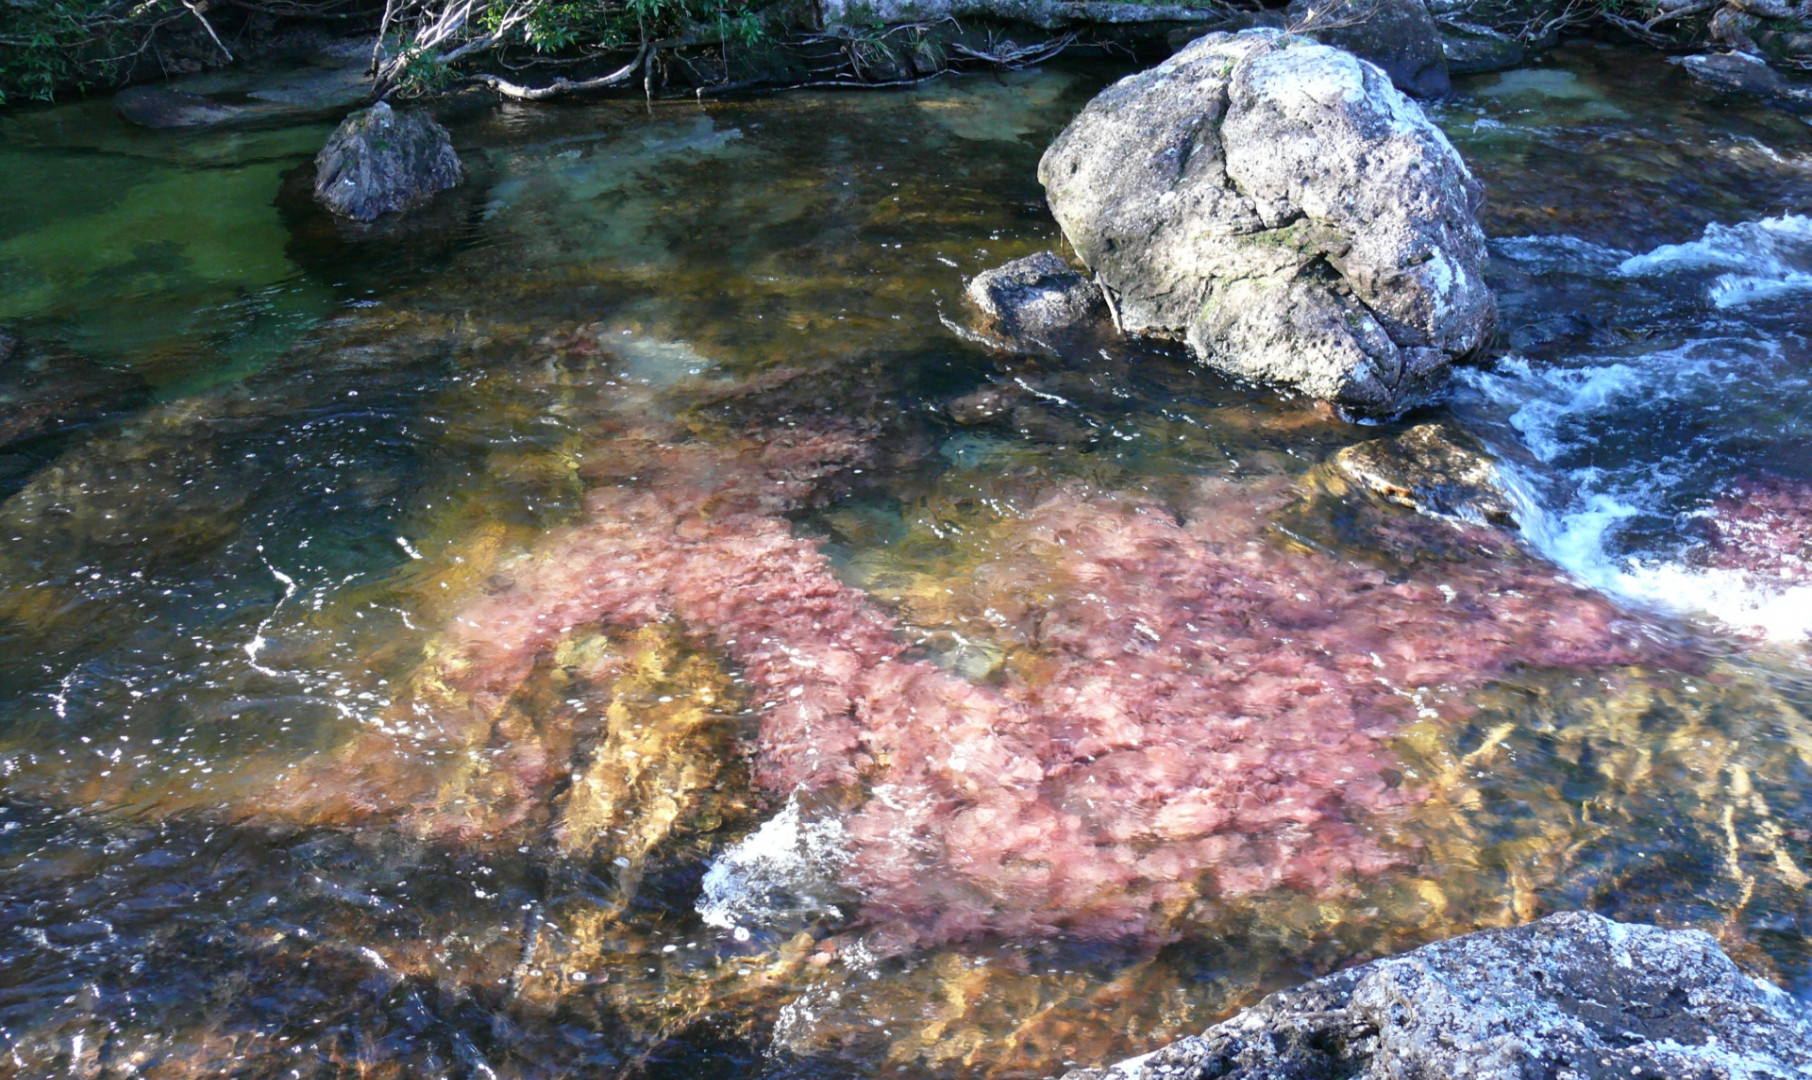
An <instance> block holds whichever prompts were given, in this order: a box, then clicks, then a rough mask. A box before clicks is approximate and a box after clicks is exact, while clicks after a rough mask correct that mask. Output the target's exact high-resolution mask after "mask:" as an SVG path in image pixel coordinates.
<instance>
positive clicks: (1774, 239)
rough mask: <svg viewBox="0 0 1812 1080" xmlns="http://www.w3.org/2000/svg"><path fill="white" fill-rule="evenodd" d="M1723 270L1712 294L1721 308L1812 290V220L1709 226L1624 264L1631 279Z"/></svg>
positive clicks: (1785, 218) (1796, 217)
mask: <svg viewBox="0 0 1812 1080" xmlns="http://www.w3.org/2000/svg"><path fill="white" fill-rule="evenodd" d="M1683 270H1684V271H1696V270H1722V271H1725V272H1724V273H1721V274H1719V275H1718V276H1717V278H1716V279H1715V280H1713V281H1712V283H1711V285H1710V288H1709V290H1708V295H1709V296H1710V298H1711V302H1712V303H1713V304H1714V305H1716V306H1717V307H1719V308H1730V307H1738V306H1741V305H1744V304H1753V303H1757V302H1760V301H1764V300H1773V299H1777V298H1781V297H1786V296H1789V295H1791V294H1794V293H1804V292H1807V291H1812V218H1809V217H1806V216H1804V215H1802V214H1787V215H1782V216H1781V217H1773V218H1764V219H1763V220H1761V221H1745V222H1742V223H1741V224H1737V225H1729V226H1726V225H1715V224H1714V225H1707V226H1706V227H1705V235H1704V236H1703V237H1702V238H1701V239H1699V240H1695V241H1692V242H1690V243H1685V244H1666V245H1663V246H1661V247H1658V248H1656V249H1655V250H1653V251H1650V252H1648V253H1646V254H1643V255H1632V256H1630V257H1629V258H1627V259H1625V260H1623V262H1622V263H1620V264H1618V267H1617V272H1618V273H1620V274H1625V275H1628V276H1631V277H1640V276H1649V275H1660V274H1668V273H1676V272H1679V271H1683Z"/></svg>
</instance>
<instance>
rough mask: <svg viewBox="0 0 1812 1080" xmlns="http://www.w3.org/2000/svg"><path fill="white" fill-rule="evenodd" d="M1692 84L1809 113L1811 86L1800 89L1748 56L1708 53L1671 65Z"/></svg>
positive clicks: (1811, 106)
mask: <svg viewBox="0 0 1812 1080" xmlns="http://www.w3.org/2000/svg"><path fill="white" fill-rule="evenodd" d="M1674 62H1675V63H1678V64H1679V65H1680V66H1681V67H1683V68H1685V69H1686V73H1687V74H1688V75H1690V76H1692V77H1693V79H1694V80H1696V81H1697V82H1700V83H1702V84H1704V85H1706V86H1709V87H1711V88H1712V89H1714V90H1723V91H1726V92H1729V93H1735V94H1753V95H1755V96H1756V97H1759V98H1762V99H1763V100H1765V101H1769V102H1771V103H1773V104H1775V105H1777V106H1780V107H1781V108H1784V109H1786V110H1788V111H1789V112H1798V113H1812V85H1808V86H1800V85H1796V84H1795V83H1793V82H1792V81H1791V80H1789V79H1788V78H1787V77H1786V76H1785V75H1782V74H1781V73H1780V72H1778V71H1776V70H1774V69H1773V68H1771V67H1769V66H1768V63H1767V61H1765V60H1763V59H1762V58H1761V57H1759V56H1751V55H1749V54H1748V53H1740V52H1732V53H1708V54H1706V55H1703V56H1687V57H1681V58H1678V59H1676V60H1675V61H1674Z"/></svg>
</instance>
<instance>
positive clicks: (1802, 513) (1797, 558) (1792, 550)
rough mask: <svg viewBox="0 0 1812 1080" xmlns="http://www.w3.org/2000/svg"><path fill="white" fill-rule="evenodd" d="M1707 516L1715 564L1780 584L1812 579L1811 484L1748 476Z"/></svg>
mask: <svg viewBox="0 0 1812 1080" xmlns="http://www.w3.org/2000/svg"><path fill="white" fill-rule="evenodd" d="M1706 521H1707V524H1708V525H1709V528H1710V532H1711V543H1710V544H1709V545H1708V546H1707V548H1706V555H1707V558H1708V559H1709V561H1710V562H1711V563H1712V564H1713V565H1715V566H1721V567H1727V568H1730V569H1736V570H1745V571H1748V572H1749V573H1752V574H1756V575H1758V576H1761V577H1766V578H1772V579H1774V580H1775V581H1779V582H1782V583H1784V584H1797V583H1800V582H1806V581H1812V484H1807V483H1805V482H1803V481H1794V480H1788V479H1785V478H1783V477H1779V476H1771V475H1759V476H1753V477H1749V478H1746V479H1744V480H1742V481H1739V482H1738V483H1737V484H1736V485H1734V486H1733V488H1732V490H1731V491H1730V492H1729V493H1727V494H1726V495H1724V496H1723V497H1722V498H1720V499H1718V500H1717V502H1715V503H1714V504H1713V505H1712V508H1711V511H1710V513H1709V514H1708V515H1707V518H1706Z"/></svg>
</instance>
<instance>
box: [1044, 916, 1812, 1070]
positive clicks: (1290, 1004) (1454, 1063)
mask: <svg viewBox="0 0 1812 1080" xmlns="http://www.w3.org/2000/svg"><path fill="white" fill-rule="evenodd" d="M1807 1075H1812V1015H1808V1012H1807V1010H1806V1007H1805V1006H1804V1005H1801V1004H1800V1003H1799V1002H1797V1001H1795V1000H1794V999H1793V998H1791V997H1789V996H1788V995H1787V994H1785V993H1783V992H1782V991H1780V990H1778V989H1776V988H1775V987H1773V986H1770V985H1768V984H1767V983H1765V982H1762V981H1760V980H1758V979H1753V978H1750V977H1749V976H1747V975H1745V974H1743V973H1742V972H1741V971H1739V970H1737V966H1736V965H1735V964H1733V963H1731V961H1730V958H1729V957H1728V956H1725V955H1724V953H1723V952H1722V951H1721V950H1719V948H1718V946H1717V943H1716V942H1714V941H1713V940H1712V939H1711V937H1710V935H1708V934H1706V933H1704V932H1702V931H1699V930H1663V929H1661V928H1660V927H1656V926H1648V925H1644V924H1640V923H1617V922H1612V921H1611V920H1609V919H1606V918H1603V917H1602V916H1598V915H1593V914H1590V913H1586V912H1571V913H1568V914H1565V915H1554V916H1550V917H1549V918H1546V919H1543V920H1542V921H1541V922H1538V923H1532V924H1530V925H1528V926H1520V927H1517V928H1515V929H1513V930H1488V931H1485V932H1483V933H1478V934H1468V935H1466V936H1464V937H1459V938H1455V939H1453V940H1452V941H1444V942H1441V943H1440V944H1437V945H1429V946H1426V947H1424V948H1421V949H1417V950H1415V951H1414V952H1411V953H1408V954H1406V955H1403V956H1399V957H1394V958H1392V959H1389V960H1380V961H1377V962H1376V963H1371V964H1366V965H1364V966H1362V967H1357V968H1353V969H1351V970H1348V971H1342V972H1340V973H1338V974H1335V975H1330V976H1328V977H1327V978H1325V979H1318V980H1316V981H1315V982H1312V983H1309V984H1308V985H1306V986H1303V987H1300V988H1298V989H1295V990H1285V991H1283V992H1281V993H1277V994H1272V995H1271V996H1270V997H1268V998H1266V999H1264V1000H1263V1001H1261V1002H1259V1003H1258V1004H1257V1005H1255V1006H1253V1007H1252V1008H1250V1009H1247V1010H1246V1011H1245V1012H1243V1013H1241V1014H1240V1015H1238V1016H1236V1017H1234V1018H1233V1019H1231V1020H1229V1021H1227V1022H1226V1023H1224V1024H1219V1025H1217V1026H1215V1027H1212V1028H1210V1029H1208V1031H1207V1032H1206V1033H1205V1034H1203V1035H1202V1036H1200V1037H1199V1038H1188V1039H1183V1040H1181V1041H1179V1042H1176V1043H1173V1044H1171V1045H1170V1046H1168V1047H1165V1048H1164V1049H1163V1050H1160V1051H1158V1052H1157V1053H1155V1054H1150V1055H1147V1056H1146V1057H1143V1058H1137V1059H1134V1060H1133V1061H1129V1062H1126V1063H1124V1064H1121V1065H1117V1066H1114V1067H1113V1068H1110V1069H1087V1070H1079V1071H1075V1072H1071V1073H1069V1074H1068V1075H1067V1076H1066V1077H1065V1080H1160V1078H1163V1080H1185V1078H1187V1080H1206V1078H1208V1077H1215V1078H1218V1080H1308V1078H1311V1077H1344V1078H1350V1080H1386V1078H1396V1077H1456V1078H1457V1077H1465V1078H1466V1080H1537V1078H1553V1080H1575V1078H1577V1080H1586V1078H1598V1077H1603V1078H1607V1080H1608V1078H1610V1077H1668V1078H1669V1080H1738V1078H1742V1080H1750V1078H1754V1080H1761V1078H1764V1077H1766V1078H1770V1080H1773V1078H1779V1080H1787V1078H1789V1077H1803V1076H1807Z"/></svg>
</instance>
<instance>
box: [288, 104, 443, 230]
mask: <svg viewBox="0 0 1812 1080" xmlns="http://www.w3.org/2000/svg"><path fill="white" fill-rule="evenodd" d="M464 178H465V170H464V168H463V167H462V166H461V165H460V162H459V155H458V154H457V153H455V152H454V151H453V141H452V140H451V139H450V138H448V136H447V129H446V128H443V127H441V126H440V125H439V124H438V123H435V121H434V118H433V117H431V116H429V115H428V114H427V113H425V112H420V111H415V110H410V111H405V112H398V111H396V110H394V109H392V108H391V107H390V106H389V104H388V103H386V102H382V101H380V102H378V103H377V104H376V105H373V106H372V107H371V108H369V109H365V110H364V111H362V112H356V113H353V114H352V115H351V116H348V117H347V118H346V119H345V120H344V121H343V122H341V124H340V126H339V127H337V128H335V129H334V133H333V134H332V135H330V136H328V137H327V145H326V146H323V147H322V148H321V152H320V153H319V154H317V155H315V198H316V199H318V200H319V201H320V202H321V204H322V205H323V206H325V207H327V209H329V210H331V211H333V212H334V213H336V214H338V215H340V216H341V217H346V218H351V219H353V220H354V221H375V220H376V219H377V218H378V217H379V216H380V215H383V214H390V213H400V212H402V211H405V210H411V209H414V208H415V207H417V206H420V205H422V204H423V203H426V202H428V201H429V200H430V199H432V198H433V197H434V195H435V193H436V192H439V191H442V190H444V189H446V188H450V187H456V186H458V184H459V182H460V181H461V180H463V179H464Z"/></svg>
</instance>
